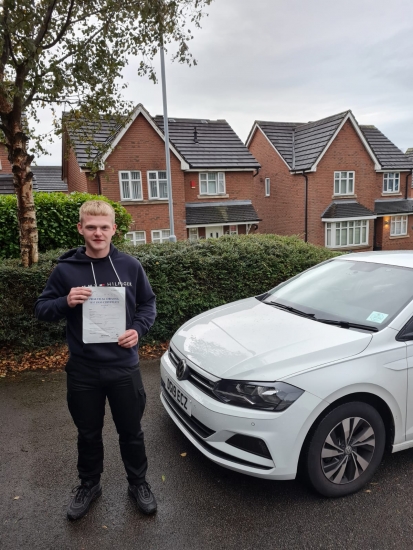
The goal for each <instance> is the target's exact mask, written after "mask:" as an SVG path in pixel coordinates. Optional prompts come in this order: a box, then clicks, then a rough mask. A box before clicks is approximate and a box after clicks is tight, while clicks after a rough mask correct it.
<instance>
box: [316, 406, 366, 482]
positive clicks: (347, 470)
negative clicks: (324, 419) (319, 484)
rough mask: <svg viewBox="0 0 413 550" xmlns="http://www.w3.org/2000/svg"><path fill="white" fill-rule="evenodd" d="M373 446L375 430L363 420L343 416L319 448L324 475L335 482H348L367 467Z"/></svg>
mask: <svg viewBox="0 0 413 550" xmlns="http://www.w3.org/2000/svg"><path fill="white" fill-rule="evenodd" d="M375 446H376V437H375V433H374V430H373V428H372V427H371V425H370V424H369V423H368V422H367V420H364V419H363V418H360V417H350V418H345V419H344V420H342V421H341V422H339V423H338V424H337V425H336V426H335V427H334V428H333V429H332V430H331V432H330V433H329V434H328V436H327V438H326V440H325V441H324V444H323V447H322V450H321V467H322V470H323V473H324V475H325V476H326V478H327V479H328V480H329V481H331V482H332V483H335V484H337V485H344V484H346V483H351V482H352V481H354V480H355V479H357V478H358V477H359V476H360V475H361V474H362V473H363V472H364V471H365V470H366V469H367V468H368V466H369V464H370V462H371V460H372V458H373V454H374V450H375Z"/></svg>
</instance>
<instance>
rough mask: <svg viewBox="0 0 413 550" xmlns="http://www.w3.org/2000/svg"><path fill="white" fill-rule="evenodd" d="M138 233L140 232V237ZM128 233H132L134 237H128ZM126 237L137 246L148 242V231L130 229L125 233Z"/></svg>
mask: <svg viewBox="0 0 413 550" xmlns="http://www.w3.org/2000/svg"><path fill="white" fill-rule="evenodd" d="M138 234H139V237H140V238H138ZM128 235H131V236H132V238H131V239H128V237H127V236H128ZM125 239H126V240H127V241H128V242H130V243H132V244H133V245H135V246H139V245H141V244H146V231H128V232H127V233H126V234H125Z"/></svg>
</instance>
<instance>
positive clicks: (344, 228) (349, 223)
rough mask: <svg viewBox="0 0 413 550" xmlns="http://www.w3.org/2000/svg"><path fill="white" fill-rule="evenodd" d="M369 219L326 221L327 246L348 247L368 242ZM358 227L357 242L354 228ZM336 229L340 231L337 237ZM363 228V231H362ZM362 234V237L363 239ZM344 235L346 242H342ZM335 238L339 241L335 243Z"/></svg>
mask: <svg viewBox="0 0 413 550" xmlns="http://www.w3.org/2000/svg"><path fill="white" fill-rule="evenodd" d="M369 225H370V224H369V220H345V221H340V222H333V221H332V222H327V223H326V227H325V243H326V247H327V248H349V247H352V246H363V245H368V244H369ZM358 228H359V229H360V231H359V235H360V239H359V241H360V242H357V239H356V238H355V237H356V229H358ZM337 230H339V231H340V235H339V239H337ZM364 230H365V231H364ZM363 235H364V237H365V238H364V239H363ZM344 237H345V240H346V242H345V243H344V244H342V243H343V238H344ZM337 240H339V242H338V243H337Z"/></svg>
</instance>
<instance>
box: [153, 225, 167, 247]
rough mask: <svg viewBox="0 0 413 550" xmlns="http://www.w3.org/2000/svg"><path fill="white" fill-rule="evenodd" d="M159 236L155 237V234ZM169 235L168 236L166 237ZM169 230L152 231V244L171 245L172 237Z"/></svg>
mask: <svg viewBox="0 0 413 550" xmlns="http://www.w3.org/2000/svg"><path fill="white" fill-rule="evenodd" d="M156 233H157V234H158V236H155V234H156ZM166 233H168V235H166ZM170 233H171V232H170V230H169V229H152V231H151V239H152V243H154V244H156V243H157V244H160V243H169V235H170Z"/></svg>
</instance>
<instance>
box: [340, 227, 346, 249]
mask: <svg viewBox="0 0 413 550" xmlns="http://www.w3.org/2000/svg"><path fill="white" fill-rule="evenodd" d="M341 225H342V227H341V245H342V246H344V245H346V244H347V224H345V222H343V223H342V224H341Z"/></svg>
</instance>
